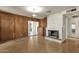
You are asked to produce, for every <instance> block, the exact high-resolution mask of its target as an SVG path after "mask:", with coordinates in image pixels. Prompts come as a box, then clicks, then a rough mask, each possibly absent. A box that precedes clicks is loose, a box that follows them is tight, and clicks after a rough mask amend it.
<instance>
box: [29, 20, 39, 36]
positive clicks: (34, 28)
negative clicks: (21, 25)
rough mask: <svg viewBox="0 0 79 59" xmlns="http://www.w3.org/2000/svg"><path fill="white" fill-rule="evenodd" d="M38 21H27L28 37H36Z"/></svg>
mask: <svg viewBox="0 0 79 59" xmlns="http://www.w3.org/2000/svg"><path fill="white" fill-rule="evenodd" d="M38 27H39V22H38V21H28V36H38Z"/></svg>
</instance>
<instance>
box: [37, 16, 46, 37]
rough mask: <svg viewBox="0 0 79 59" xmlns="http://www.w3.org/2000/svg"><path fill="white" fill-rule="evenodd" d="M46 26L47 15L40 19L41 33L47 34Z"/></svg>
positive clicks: (42, 34)
mask: <svg viewBox="0 0 79 59" xmlns="http://www.w3.org/2000/svg"><path fill="white" fill-rule="evenodd" d="M46 27H47V17H45V18H43V19H40V21H39V29H38V31H39V33H38V34H39V35H41V36H46Z"/></svg>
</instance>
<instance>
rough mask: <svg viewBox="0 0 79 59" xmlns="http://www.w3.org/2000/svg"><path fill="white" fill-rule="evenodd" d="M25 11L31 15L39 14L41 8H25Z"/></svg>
mask: <svg viewBox="0 0 79 59" xmlns="http://www.w3.org/2000/svg"><path fill="white" fill-rule="evenodd" d="M27 11H29V12H32V13H39V12H41V11H42V7H36V6H33V7H27Z"/></svg>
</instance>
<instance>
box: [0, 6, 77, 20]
mask: <svg viewBox="0 0 79 59" xmlns="http://www.w3.org/2000/svg"><path fill="white" fill-rule="evenodd" d="M26 7H27V6H0V10H2V11H6V12H10V13H14V14H18V15H23V16H29V17H31V16H32V13H31V12H28V11H27V10H26V9H25V8H26ZM41 7H42V8H43V11H42V12H40V13H36V15H37V17H36V18H39V19H40V18H43V17H45V16H47V15H50V14H54V13H57V12H61V11H63V10H65V9H69V8H74V7H76V6H41Z"/></svg>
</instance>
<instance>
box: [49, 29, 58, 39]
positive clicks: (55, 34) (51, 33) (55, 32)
mask: <svg viewBox="0 0 79 59" xmlns="http://www.w3.org/2000/svg"><path fill="white" fill-rule="evenodd" d="M48 37H51V38H56V39H59V31H58V30H48Z"/></svg>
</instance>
